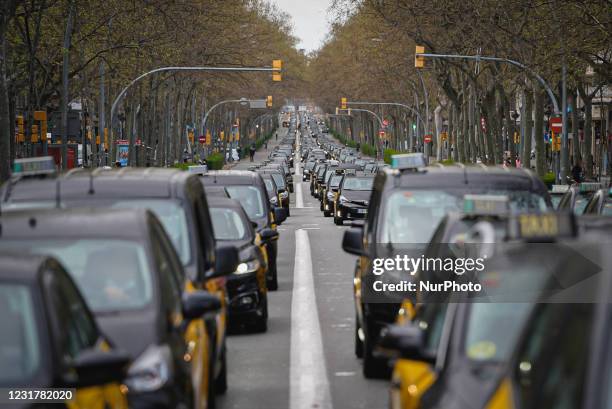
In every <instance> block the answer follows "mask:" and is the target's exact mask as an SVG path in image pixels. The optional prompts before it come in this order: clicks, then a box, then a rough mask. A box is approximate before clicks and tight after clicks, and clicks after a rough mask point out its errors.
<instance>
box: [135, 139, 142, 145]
mask: <svg viewBox="0 0 612 409" xmlns="http://www.w3.org/2000/svg"><path fill="white" fill-rule="evenodd" d="M140 145H142V141H141V140H140V138H139V139H136V146H140Z"/></svg>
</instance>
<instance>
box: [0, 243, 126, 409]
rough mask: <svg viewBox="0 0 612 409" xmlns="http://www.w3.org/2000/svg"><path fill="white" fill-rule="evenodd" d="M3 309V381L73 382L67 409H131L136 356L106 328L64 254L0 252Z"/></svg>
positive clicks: (21, 384) (6, 384) (33, 384)
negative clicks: (63, 261)
mask: <svg viewBox="0 0 612 409" xmlns="http://www.w3.org/2000/svg"><path fill="white" fill-rule="evenodd" d="M0 310H1V311H2V314H0V327H1V328H2V335H0V368H3V370H2V371H0V387H2V388H7V389H14V390H18V389H22V388H35V389H42V388H74V389H76V391H75V393H74V395H73V396H66V398H69V399H66V400H65V401H64V402H65V406H64V407H67V408H68V409H106V408H109V409H111V408H112V409H127V407H128V405H127V397H126V391H127V388H126V387H125V385H123V384H122V382H123V380H124V378H125V375H126V368H127V367H128V364H129V356H128V355H127V354H126V353H125V352H121V351H120V350H118V349H116V348H114V347H113V346H112V343H111V342H109V341H108V340H107V338H106V337H105V336H104V335H103V334H102V332H101V331H100V329H99V327H98V325H97V323H96V321H95V319H94V317H93V315H92V313H91V312H90V310H89V308H88V307H87V305H86V304H85V302H84V301H83V297H82V296H81V293H80V292H79V290H78V289H77V287H76V286H75V284H74V282H73V281H72V279H71V278H70V276H69V275H68V274H67V273H66V271H65V270H64V268H63V267H62V266H61V265H60V263H58V262H57V260H55V259H53V258H51V257H48V256H34V257H33V256H31V255H28V256H25V255H16V254H8V253H6V252H3V253H0ZM81 335H82V336H81ZM49 405H51V404H50V403H49ZM15 406H16V407H27V405H25V404H23V405H15Z"/></svg>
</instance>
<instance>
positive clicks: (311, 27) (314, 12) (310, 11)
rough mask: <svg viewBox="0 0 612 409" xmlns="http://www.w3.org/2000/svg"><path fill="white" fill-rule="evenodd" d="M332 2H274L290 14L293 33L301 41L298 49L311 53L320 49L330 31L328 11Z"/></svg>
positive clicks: (299, 0)
mask: <svg viewBox="0 0 612 409" xmlns="http://www.w3.org/2000/svg"><path fill="white" fill-rule="evenodd" d="M331 2H332V0H272V3H275V4H277V5H278V7H279V8H280V9H281V10H283V11H285V12H287V13H289V15H290V16H291V18H292V20H293V24H292V25H293V33H294V34H295V36H296V37H297V38H298V39H299V40H300V43H299V44H298V48H304V49H306V52H310V51H313V50H316V49H318V48H319V47H320V46H321V44H322V43H323V40H324V39H325V36H326V35H327V32H328V31H329V24H328V20H329V19H328V14H327V9H328V8H329V6H330V5H331Z"/></svg>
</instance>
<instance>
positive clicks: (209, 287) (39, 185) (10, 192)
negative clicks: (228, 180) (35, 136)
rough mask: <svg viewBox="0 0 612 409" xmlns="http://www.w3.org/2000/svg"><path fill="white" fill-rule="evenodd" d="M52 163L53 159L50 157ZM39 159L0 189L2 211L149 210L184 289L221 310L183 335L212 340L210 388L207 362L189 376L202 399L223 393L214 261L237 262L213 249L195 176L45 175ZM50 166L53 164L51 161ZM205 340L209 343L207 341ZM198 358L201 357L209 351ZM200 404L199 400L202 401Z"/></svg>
mask: <svg viewBox="0 0 612 409" xmlns="http://www.w3.org/2000/svg"><path fill="white" fill-rule="evenodd" d="M50 159H51V161H52V158H50ZM43 160H44V158H31V159H22V160H21V161H20V163H19V168H17V169H16V172H14V175H13V178H12V179H11V181H9V182H7V183H6V184H5V185H4V186H3V195H2V198H1V199H2V209H3V211H12V210H20V209H36V208H49V207H62V208H76V207H84V206H85V207H103V208H111V209H123V208H140V209H150V210H151V211H153V212H154V213H155V214H156V216H157V217H158V218H159V220H160V221H161V223H162V224H163V226H164V229H165V230H166V232H167V233H168V235H169V236H170V239H171V241H172V243H173V244H174V246H175V249H176V251H177V253H178V255H179V259H180V260H181V263H182V265H183V267H184V269H185V271H186V276H185V281H184V286H185V289H186V290H188V291H194V290H197V289H204V290H206V291H209V292H211V293H212V294H215V295H217V296H218V297H219V299H220V300H221V303H222V310H221V312H220V313H219V314H217V315H216V316H215V319H214V320H210V321H208V322H206V323H205V324H206V328H205V331H203V330H202V329H201V328H200V329H198V328H197V327H198V326H202V325H204V323H203V322H202V321H195V322H194V323H192V325H191V326H190V330H189V331H188V332H187V336H188V337H189V338H190V339H195V338H197V337H204V338H207V339H205V340H203V341H202V342H200V343H203V344H206V343H208V342H212V345H213V349H212V351H213V355H212V359H211V360H212V362H213V363H214V364H213V366H212V368H213V373H214V374H215V375H214V376H213V377H212V378H213V379H215V382H214V384H211V385H209V382H208V376H207V375H203V374H202V372H203V371H207V370H208V367H207V364H205V363H202V365H199V366H193V368H194V378H196V379H197V380H198V382H199V383H200V384H201V388H200V389H201V390H202V391H203V392H202V393H201V396H204V397H205V396H206V395H207V394H209V393H208V392H206V393H204V392H205V391H208V390H213V389H215V391H216V392H224V391H225V389H226V388H227V378H226V374H227V370H226V356H225V344H226V343H225V334H226V321H227V312H226V302H227V293H226V288H225V274H229V273H231V272H232V271H233V269H231V268H228V271H225V272H219V271H216V264H217V260H220V259H223V260H234V261H236V260H237V252H236V249H234V248H231V247H228V246H219V247H217V246H216V243H215V238H214V234H213V231H212V222H211V220H210V212H209V210H208V204H207V201H206V195H205V193H204V190H203V187H202V184H201V183H200V181H199V177H198V176H197V175H196V174H190V173H188V172H181V171H178V170H170V169H158V168H148V169H138V168H123V169H121V170H113V171H108V170H103V169H101V168H99V169H97V170H94V171H87V170H84V169H75V170H73V171H70V172H68V173H66V174H63V175H60V176H57V177H56V176H55V175H51V176H53V177H49V175H48V174H47V175H45V173H44V172H41V169H44V166H43V164H44V163H45V162H41V161H43ZM51 163H52V162H51ZM208 338H210V339H211V340H212V341H209V340H208ZM201 352H202V353H200V354H198V355H197V358H198V359H199V358H200V357H201V358H202V359H203V360H204V361H206V360H207V359H209V357H204V354H208V351H201ZM201 400H202V401H203V402H204V401H205V400H204V398H202V399H201Z"/></svg>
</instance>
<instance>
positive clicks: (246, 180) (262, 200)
mask: <svg viewBox="0 0 612 409" xmlns="http://www.w3.org/2000/svg"><path fill="white" fill-rule="evenodd" d="M200 181H201V183H202V184H203V185H204V186H223V187H225V190H227V192H228V193H229V195H230V197H231V198H232V199H236V200H238V201H239V202H240V204H241V205H242V207H243V208H244V211H245V212H246V214H247V215H248V216H249V219H250V220H251V221H252V222H253V223H255V224H256V225H257V227H256V229H255V230H256V232H257V233H258V234H259V235H261V234H262V232H263V230H265V229H272V230H275V229H276V226H277V225H279V224H281V223H282V222H283V221H284V220H285V218H286V217H287V213H286V211H285V209H282V208H278V207H276V208H272V207H271V206H270V199H269V198H268V192H267V190H266V185H265V183H264V181H263V179H262V178H261V176H260V175H258V174H257V173H255V172H252V171H244V170H215V171H209V172H206V173H203V174H202V175H201V176H200ZM266 251H267V253H268V277H267V279H268V289H269V290H272V291H275V290H277V289H278V271H277V268H276V258H277V253H278V245H277V242H276V241H269V242H267V243H266Z"/></svg>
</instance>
